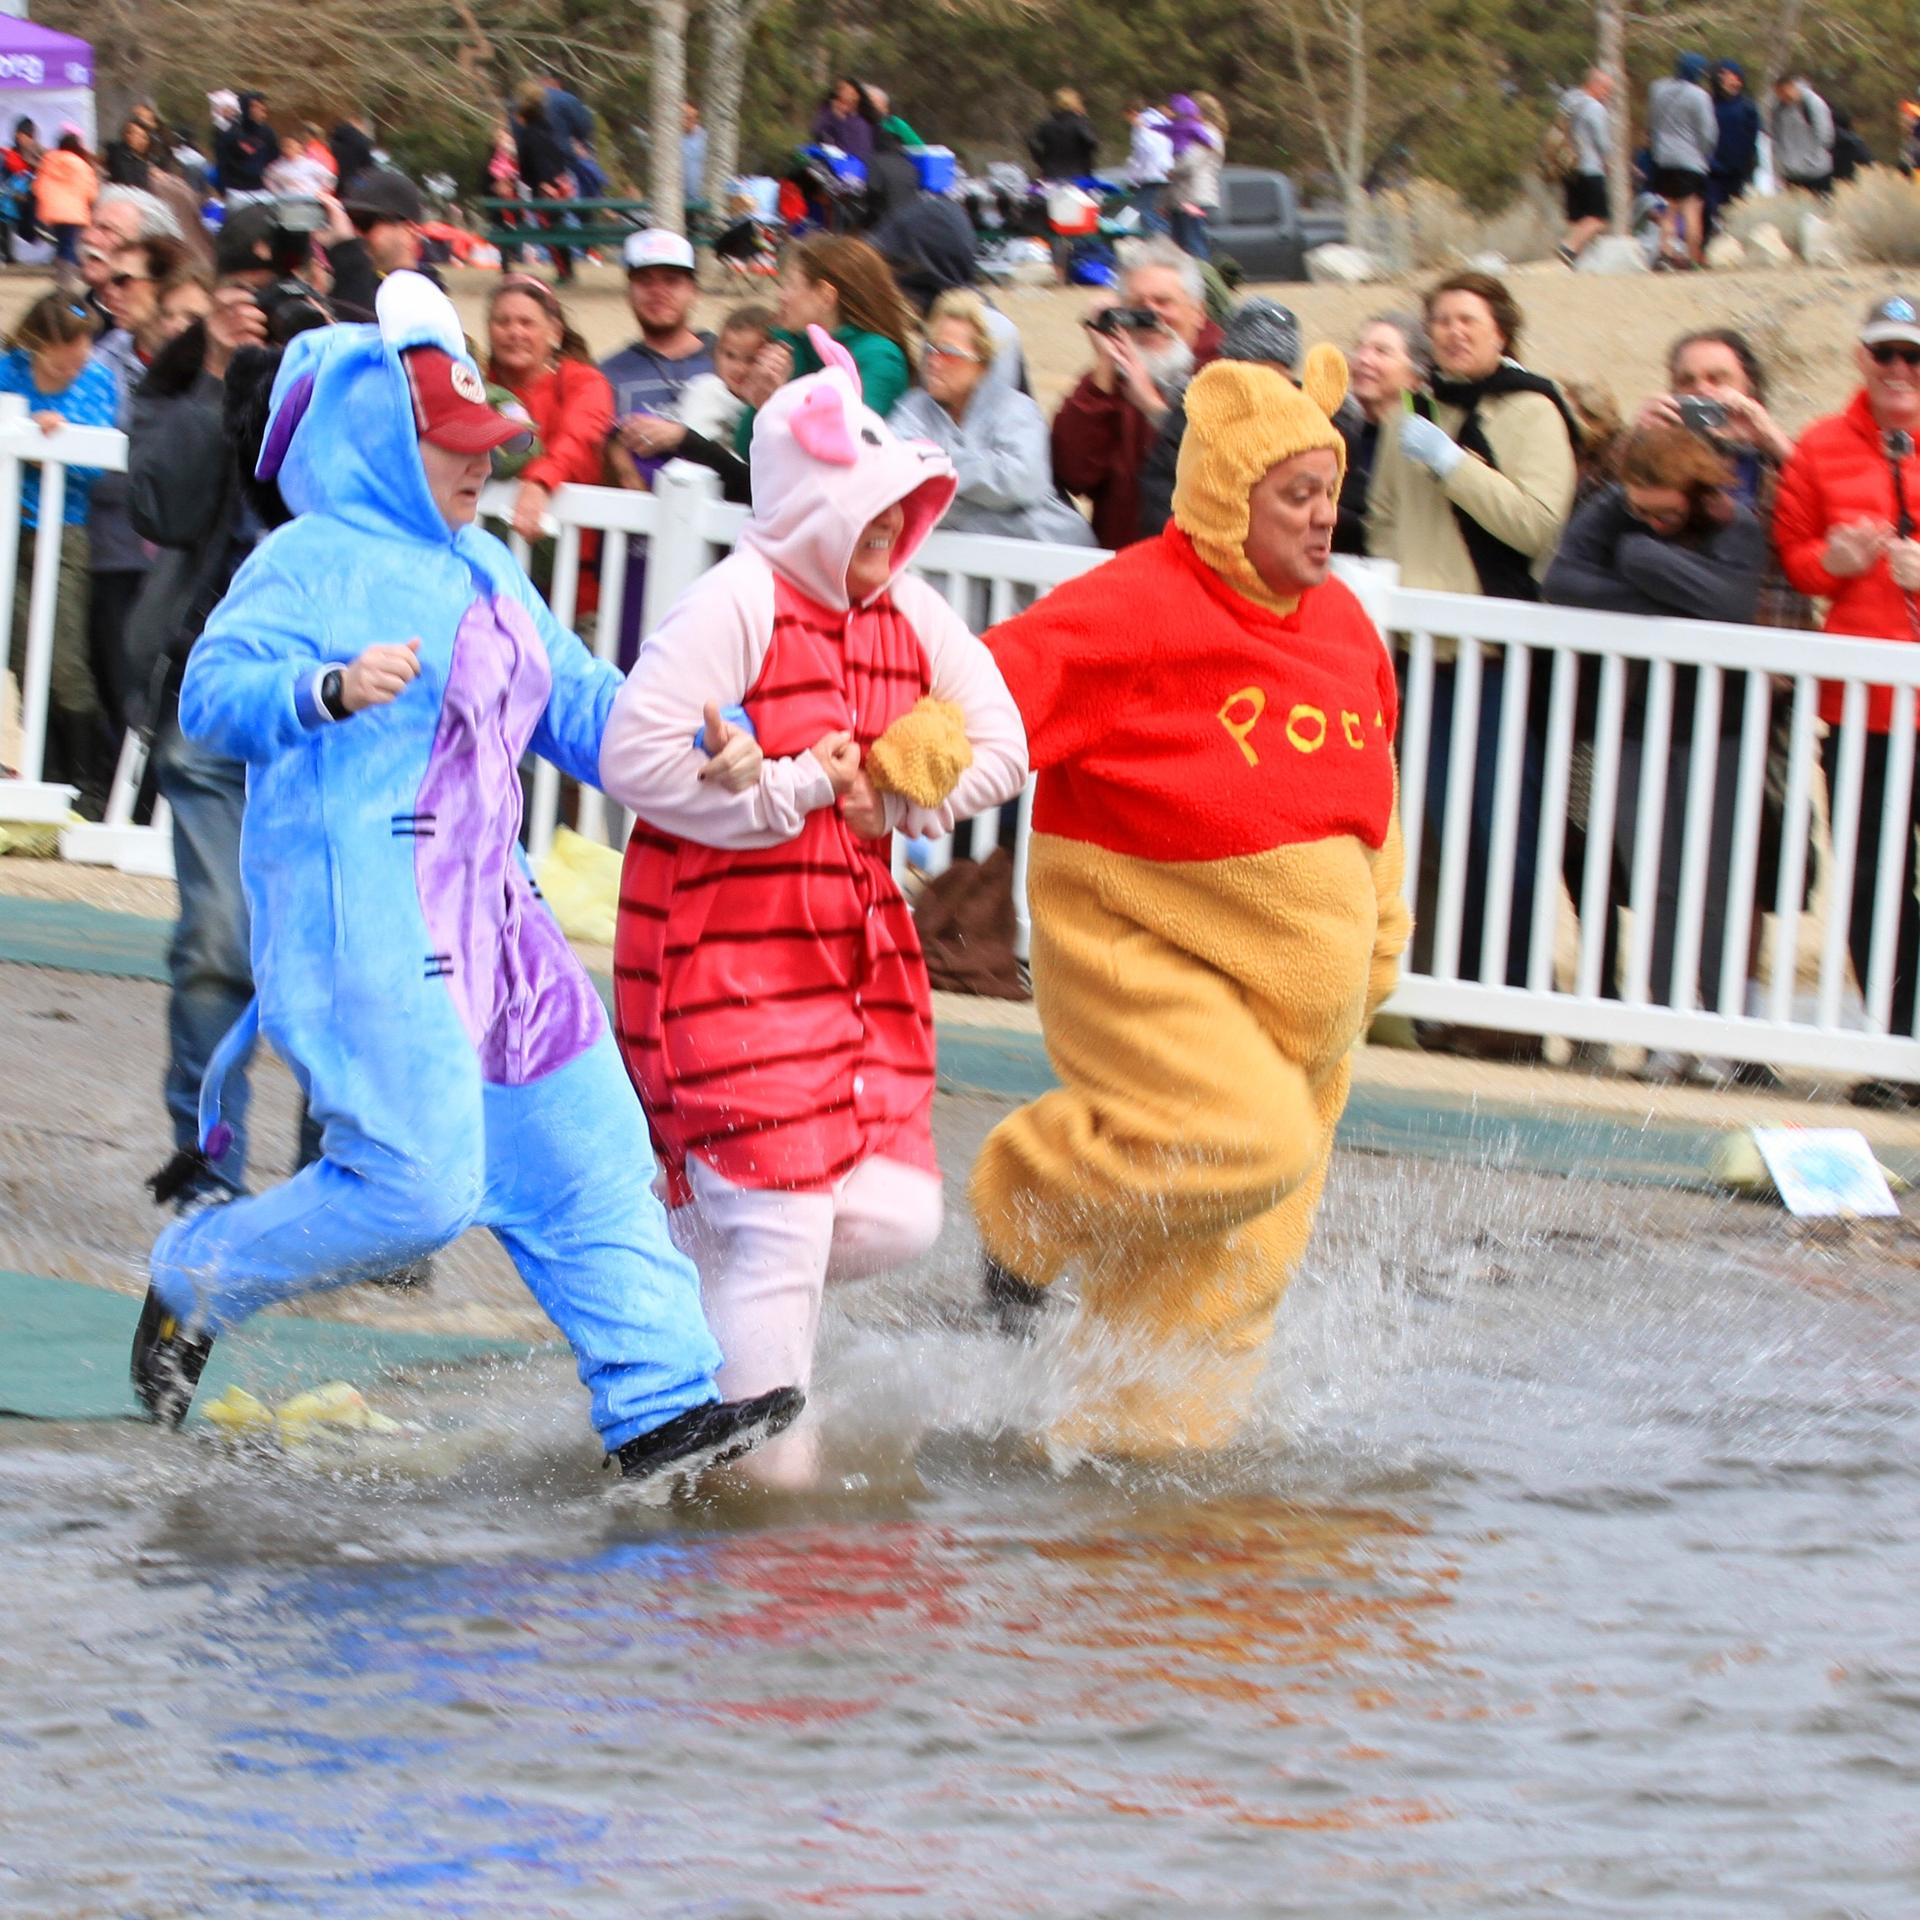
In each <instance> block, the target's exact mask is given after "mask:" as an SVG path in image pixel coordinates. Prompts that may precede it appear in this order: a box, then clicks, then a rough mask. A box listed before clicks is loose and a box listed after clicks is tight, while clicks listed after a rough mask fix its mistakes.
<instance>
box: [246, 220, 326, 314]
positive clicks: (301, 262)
mask: <svg viewBox="0 0 1920 1920" xmlns="http://www.w3.org/2000/svg"><path fill="white" fill-rule="evenodd" d="M326 230H327V210H326V208H325V207H323V206H322V205H321V204H320V202H319V201H318V200H277V201H275V202H274V206H273V225H272V227H271V229H270V230H269V231H268V234H267V254H268V258H269V261H270V263H271V265H272V267H273V273H274V279H273V284H272V285H271V286H266V287H262V288H260V289H259V290H258V291H257V292H256V293H255V294H254V296H253V303H254V305H255V306H257V307H258V308H259V309H260V312H261V314H262V316H263V317H264V318H265V320H266V323H267V338H268V339H269V340H270V341H271V342H272V343H273V344H274V345H275V346H277V347H283V346H285V345H286V343H287V342H288V341H289V340H291V339H292V338H293V337H294V335H295V334H298V333H306V332H308V331H310V330H311V329H312V328H314V327H326V326H331V325H332V324H333V309H332V308H331V307H329V306H328V305H327V303H326V301H325V300H324V299H323V298H322V297H321V295H320V294H319V293H318V292H317V291H316V290H315V289H314V288H312V287H310V286H308V285H307V283H306V282H305V281H304V280H302V279H301V278H300V274H301V271H302V270H303V269H304V268H305V266H306V265H307V263H308V261H309V260H311V259H312V258H313V248H314V238H315V236H316V235H317V234H321V233H324V232H325V231H326Z"/></svg>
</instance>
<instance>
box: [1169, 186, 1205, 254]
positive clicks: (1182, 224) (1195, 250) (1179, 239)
mask: <svg viewBox="0 0 1920 1920" xmlns="http://www.w3.org/2000/svg"><path fill="white" fill-rule="evenodd" d="M1167 231H1168V232H1169V233H1171V234H1172V235H1173V244H1174V245H1175V246H1176V247H1178V248H1179V249H1180V251H1181V252H1182V253H1190V254H1192V255H1193V257H1194V258H1195V259H1196V260H1211V259H1212V258H1213V248H1212V246H1211V245H1210V244H1209V242H1208V240H1207V216H1206V215H1205V214H1204V213H1189V212H1188V211H1187V210H1186V208H1185V207H1183V206H1181V205H1180V204H1179V202H1178V201H1176V200H1170V201H1169V202H1168V204H1167Z"/></svg>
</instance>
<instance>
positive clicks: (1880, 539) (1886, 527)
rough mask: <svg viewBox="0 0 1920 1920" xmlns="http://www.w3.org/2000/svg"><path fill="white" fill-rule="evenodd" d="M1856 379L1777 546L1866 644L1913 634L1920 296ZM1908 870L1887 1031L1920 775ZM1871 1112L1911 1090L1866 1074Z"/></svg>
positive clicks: (1790, 471) (1794, 475)
mask: <svg viewBox="0 0 1920 1920" xmlns="http://www.w3.org/2000/svg"><path fill="white" fill-rule="evenodd" d="M1855 357H1856V359H1857V360H1858V362H1859V366H1860V375H1861V380H1862V385H1861V389H1860V391H1859V392H1858V393H1857V394H1855V395H1854V397H1853V399H1852V400H1851V401H1850V402H1849V403H1848V405H1847V408H1846V411H1845V412H1843V413H1836V414H1831V415H1829V416H1828V417H1827V418H1826V419H1824V420H1816V421H1815V422H1814V424H1813V425H1812V426H1810V427H1809V428H1808V429H1807V431H1806V433H1805V434H1804V435H1803V436H1802V437H1801V440H1800V444H1799V445H1798V446H1797V447H1795V448H1794V450H1793V455H1792V457H1791V458H1790V459H1789V460H1788V461H1787V464H1786V466H1785V467H1784V468H1783V469H1782V470H1781V474H1780V491H1779V495H1778V498H1777V500H1776V502H1775V506H1774V519H1773V540H1774V545H1775V546H1776V547H1777V548H1778V549H1779V553H1780V565H1781V567H1782V569H1783V570H1784V572H1785V573H1786V576H1787V579H1788V580H1789V581H1790V582H1791V583H1792V585H1793V586H1794V588H1795V589H1796V590H1797V591H1798V592H1801V593H1804V594H1808V595H1811V596H1812V597H1814V598H1816V599H1821V600H1825V601H1827V602H1828V603H1829V605H1828V608H1827V620H1826V629H1825V630H1826V631H1827V632H1828V633H1846V634H1859V635H1863V636H1865V637H1866V638H1868V639H1872V640H1920V539H1916V538H1915V530H1916V516H1917V515H1920V454H1916V452H1915V442H1916V437H1917V436H1920V303H1916V302H1914V301H1912V300H1907V299H1903V298H1899V297H1897V296H1896V297H1895V298H1893V299H1890V300H1882V301H1881V302H1880V303H1879V304H1878V305H1877V306H1875V307H1874V309H1873V311H1872V312H1871V313H1869V314H1868V315H1867V317H1866V321H1865V322H1864V324H1863V325H1862V326H1861V329H1860V341H1859V345H1858V347H1857V348H1856V350H1855ZM1844 696H1845V686H1844V683H1842V682H1840V681H1838V680H1828V681H1823V682H1822V683H1821V688H1820V717H1821V719H1822V720H1824V721H1826V722H1827V723H1828V733H1827V737H1826V739H1825V741H1824V742H1822V744H1821V749H1820V753H1821V759H1822V762H1823V764H1824V765H1825V767H1826V773H1827V785H1828V789H1829V791H1831V790H1832V789H1833V787H1834V785H1835V782H1836V778H1837V774H1838V769H1839V762H1840V732H1839V721H1840V719H1841V712H1842V705H1843V701H1844ZM1892 725H1893V690H1892V688H1890V687H1873V688H1871V689H1869V691H1868V697H1867V741H1866V756H1865V760H1864V762H1863V766H1862V778H1861V785H1860V834H1859V841H1858V844H1857V846H1856V848H1855V851H1854V862H1853V898H1852V901H1851V904H1850V911H1849V916H1848V927H1847V949H1848V952H1849V954H1850V955H1851V956H1852V960H1853V967H1854V972H1855V973H1856V974H1857V975H1858V977H1859V980H1860V984H1861V989H1862V991H1865V989H1866V985H1867V982H1868V979H1869V975H1870V967H1871V962H1872V946H1873V919H1874V913H1873V896H1874V890H1875V884H1876V882H1877V879H1878V876H1879V872H1880V834H1881V828H1882V825H1883V815H1884V811H1885V808H1884V800H1885V794H1886V781H1887V761H1888V734H1889V731H1890V729H1891V727H1892ZM1908 813H1909V822H1910V824H1909V825H1908V828H1907V840H1908V847H1909V852H1908V854H1907V858H1906V877H1905V879H1904V880H1903V882H1902V884H1901V886H1900V889H1899V893H1900V927H1899V934H1898V937H1897V939H1896V941H1895V944H1894V965H1893V1004H1892V1027H1893V1031H1894V1032H1896V1033H1911V1032H1912V1031H1913V1024H1912V1023H1913V1018H1914V991H1915V988H1916V986H1920V904H1916V902H1915V899H1914V889H1913V855H1912V852H1911V846H1912V836H1913V828H1914V825H1915V824H1920V781H1917V782H1915V784H1914V787H1913V791H1912V795H1911V796H1910V798H1909V800H1908ZM1854 1098H1855V1100H1856V1101H1858V1102H1860V1103H1861V1104H1863V1105H1868V1106H1889V1105H1898V1106H1906V1105H1910V1104H1912V1097H1911V1093H1910V1090H1908V1089H1905V1088H1896V1087H1894V1086H1892V1085H1890V1084H1888V1083H1886V1082H1882V1081H1877V1080H1874V1081H1868V1082H1867V1083H1866V1085H1865V1086H1863V1087H1860V1088H1857V1089H1856V1090H1855V1093H1854Z"/></svg>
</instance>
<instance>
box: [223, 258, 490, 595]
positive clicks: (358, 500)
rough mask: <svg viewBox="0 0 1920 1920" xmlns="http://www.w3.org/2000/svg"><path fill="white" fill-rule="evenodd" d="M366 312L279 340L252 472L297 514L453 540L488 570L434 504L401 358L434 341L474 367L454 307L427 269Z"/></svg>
mask: <svg viewBox="0 0 1920 1920" xmlns="http://www.w3.org/2000/svg"><path fill="white" fill-rule="evenodd" d="M374 310H375V312H376V314H377V315H378V324H377V325H374V326H344V325H343V326H332V327H317V328H314V329H313V330H312V331H310V332H307V333H301V334H296V335H295V336H294V337H293V339H292V340H290V341H289V342H288V343H287V348H286V353H285V355H284V357H283V358H282V360H281V362H280V371H279V373H278V375H277V376H276V377H275V379H274V383H273V398H272V401H271V403H270V407H269V411H268V415H267V430H266V435H265V438H264V440H263V441H262V443H261V448H260V459H259V463H258V466H257V467H256V469H255V471H256V472H257V473H258V475H259V477H260V478H261V479H262V480H273V479H277V480H278V481H279V483H280V492H281V495H282V497H283V498H284V499H285V500H286V503H287V507H288V509H289V511H290V512H292V513H294V514H296V515H299V514H308V513H319V514H326V515H329V516H330V517H332V518H333V519H335V520H340V521H343V522H344V523H345V524H346V525H348V526H350V527H353V528H355V529H357V530H358V531H360V532H362V533H372V534H378V535H381V536H383V537H384V538H386V539H390V540H391V539H399V540H418V541H423V542H426V543H427V544H429V545H432V546H436V547H446V546H455V547H459V548H460V549H461V550H462V552H463V553H465V555H466V557H467V558H468V559H469V560H471V561H473V562H474V563H475V564H476V565H479V566H480V567H481V569H482V571H483V572H485V573H487V574H488V575H491V574H492V573H493V571H494V569H493V568H492V567H491V566H488V565H486V564H485V561H486V559H487V558H488V557H490V556H486V555H485V554H484V552H483V551H476V550H474V549H472V548H470V547H469V543H468V540H467V539H466V538H465V537H464V536H465V535H466V534H467V533H468V531H469V530H467V529H462V530H461V532H460V533H458V534H456V533H455V532H454V531H453V530H452V529H450V528H449V527H448V525H447V523H446V521H445V520H444V519H443V518H442V517H441V513H440V509H439V508H438V507H436V506H435V505H434V503H433V495H432V493H431V492H429V491H428V488H427V473H426V468H425V467H424V466H423V465H422V464H421V460H420V441H419V436H418V433H417V432H416V430H415V425H414V413H413V392H412V388H411V387H410V385H409V384H408V380H407V370H406V368H405V367H404V366H403V365H402V364H401V359H400V356H401V355H402V354H403V353H405V352H406V351H407V350H408V349H409V348H411V347H438V348H440V349H441V350H442V351H443V352H445V353H449V354H451V355H452V356H453V357H454V359H455V360H457V361H460V362H462V363H463V364H465V365H466V366H468V367H471V368H473V371H474V372H475V373H476V374H477V373H478V372H479V369H478V368H477V367H475V366H474V363H473V360H472V359H471V357H470V356H469V355H468V353H467V347H466V341H465V339H464V337H463V336H462V334H461V331H460V320H459V316H458V315H457V314H456V313H455V311H454V307H453V302H452V301H451V300H449V299H448V298H447V296H446V295H445V294H444V293H442V292H441V291H440V289H439V288H438V287H436V286H435V285H434V284H433V282H432V281H430V280H428V279H426V278H425V277H424V276H422V275H420V274H417V273H395V274H389V275H388V276H387V278H386V279H385V280H384V281H382V282H381V285H380V292H379V295H378V297H377V299H376V301H375V304H374ZM488 544H489V545H490V544H491V543H488Z"/></svg>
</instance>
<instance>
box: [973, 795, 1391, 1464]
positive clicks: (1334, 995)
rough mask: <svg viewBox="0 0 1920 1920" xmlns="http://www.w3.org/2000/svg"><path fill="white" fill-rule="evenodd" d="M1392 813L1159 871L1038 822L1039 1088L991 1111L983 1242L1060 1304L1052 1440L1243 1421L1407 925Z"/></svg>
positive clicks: (1164, 1447) (1118, 1437)
mask: <svg viewBox="0 0 1920 1920" xmlns="http://www.w3.org/2000/svg"><path fill="white" fill-rule="evenodd" d="M1398 856H1399V839H1398V833H1397V828H1396V831H1395V833H1394V835H1393V836H1392V837H1391V838H1390V839H1389V842H1388V845H1387V848H1386V849H1385V850H1383V852H1382V853H1380V854H1377V855H1376V854H1374V853H1372V852H1371V851H1370V850H1369V849H1368V848H1366V847H1364V846H1363V845H1361V844H1360V843H1359V842H1357V841H1354V840H1347V839H1342V840H1330V841H1321V842H1316V843H1313V844H1311V845H1308V846H1303V847H1291V848H1285V849H1282V850H1280V851H1278V852H1274V853H1269V854H1262V855H1257V856H1253V857H1250V858H1247V859H1241V860H1226V861H1205V862H1190V863H1166V862H1155V861H1145V860H1137V859H1132V858H1129V857H1127V856H1124V855H1120V854H1114V853H1109V852H1107V851H1105V850H1104V849H1101V848H1096V847H1091V846H1088V845H1085V844H1082V843H1079V842H1071V841H1065V840H1061V839H1058V838H1055V837H1053V836H1047V835H1042V836H1036V838H1035V841H1034V847H1033V856H1032V867H1031V872H1030V875H1029V890H1030V897H1031V900H1032V904H1033V925H1034V941H1033V977H1034V997H1035V1001H1036V1004H1037V1006H1038V1009H1039V1013H1040V1020H1041V1027H1042V1031H1043V1032H1044V1034H1045V1037H1046V1043H1047V1051H1048V1055H1049V1057H1050V1058H1051V1060H1052V1062H1053V1066H1054V1070H1055V1072H1056V1073H1057V1074H1058V1075H1059V1077H1060V1081H1061V1086H1060V1089H1059V1091H1057V1092H1054V1093H1049V1094H1047V1095H1045V1096H1044V1097H1043V1098H1041V1099H1039V1100H1037V1101H1035V1102H1033V1103H1032V1104H1031V1105H1029V1106H1027V1107H1023V1108H1022V1109H1021V1110H1020V1111H1019V1112H1018V1113H1015V1114H1013V1115H1011V1116H1010V1117H1009V1118H1008V1119H1007V1120H1005V1121H1004V1122H1002V1124H1001V1125H1000V1126H998V1127H997V1128H995V1130H994V1131H993V1133H992V1134H991V1136H989V1138H988V1140H987V1142H986V1145H985V1146H984V1148H983V1149H982V1151H981V1156H980V1160H979V1163H978V1165H977V1166H976V1168H975V1170H974V1176H973V1204H974V1211H975V1214H976V1216H977V1218H978V1222H979V1227H980V1235H981V1239H982V1241H983V1243H984V1245H985V1247H986V1250H987V1251H988V1253H990V1254H991V1255H992V1256H993V1257H994V1258H995V1259H997V1260H998V1261H999V1262H1000V1263H1001V1264H1002V1265H1003V1266H1005V1267H1007V1268H1009V1269H1010V1270H1011V1271H1012V1272H1014V1273H1016V1274H1018V1275H1019V1276H1020V1277H1021V1278H1022V1279H1025V1280H1028V1281H1030V1282H1032V1283H1033V1284H1035V1285H1040V1286H1044V1285H1047V1284H1049V1283H1050V1282H1052V1281H1053V1280H1055V1279H1057V1278H1058V1277H1059V1276H1060V1274H1061V1273H1062V1272H1063V1271H1066V1270H1068V1269H1071V1270H1072V1271H1073V1272H1074V1274H1075V1275H1076V1276H1077V1278H1078V1281H1079V1285H1080V1295H1081V1314H1080V1317H1079V1319H1078V1320H1077V1321H1076V1323H1075V1327H1074V1333H1073V1345H1074V1348H1075V1351H1076V1355H1077V1357H1078V1359H1079V1361H1080V1363H1081V1368H1080V1371H1081V1375H1082V1377H1081V1381H1080V1383H1079V1386H1078V1391H1077V1399H1076V1404H1075V1405H1074V1407H1073V1408H1072V1409H1071V1410H1070V1411H1069V1413H1068V1414H1067V1415H1066V1416H1065V1418H1064V1420H1063V1421H1062V1422H1061V1423H1060V1424H1059V1425H1058V1426H1057V1427H1056V1428H1055V1431H1054V1436H1053V1437H1054V1439H1055V1440H1056V1441H1057V1442H1058V1443H1060V1444H1061V1445H1063V1446H1067V1447H1076V1448H1083V1449H1086V1450H1089V1451H1095V1452H1104V1453H1120V1454H1136V1455H1149V1456H1151V1455H1156V1454H1163V1453H1167V1452H1171V1451H1174V1450H1177V1449H1181V1448H1192V1447H1200V1448H1204V1447H1217V1446H1220V1445H1223V1444H1224V1443H1225V1442H1226V1441H1228V1440H1229V1439H1231V1438H1232V1436H1233V1434H1234V1432H1235V1430H1236V1429H1237V1428H1238V1426H1239V1425H1240V1423H1241V1421H1242V1419H1243V1417H1244V1415H1245V1413H1246V1409H1247V1404H1248V1401H1249V1399H1250V1397H1251V1395H1252V1391H1253V1387H1254V1384H1255V1382H1256V1380H1257V1379H1258V1376H1259V1373H1260V1369H1261V1365H1262V1362H1263V1359H1264V1352H1265V1347H1266V1343H1267V1340H1268V1337H1269V1336H1270V1334H1271V1333H1272V1330H1273V1320H1274V1313H1275V1310H1276V1308H1277V1307H1278V1305H1279V1302H1280V1296H1281V1295H1282V1293H1283V1292H1284V1291H1285V1290H1286V1286H1287V1283H1288V1281H1289V1280H1290V1279H1291V1278H1292V1277H1293V1273H1294V1271H1295V1269H1296V1268H1297V1267H1298V1265H1299V1262H1300V1259H1301V1256H1302V1255H1303V1254H1304V1252H1305V1251H1306V1246H1307V1242H1308V1239H1309V1237H1310V1236H1311V1234H1312V1231H1313V1221H1314V1214H1315V1212H1316V1210H1317V1208H1318V1206H1319V1203H1320V1194H1321V1189H1322V1187H1323V1186H1324V1184H1325V1181H1326V1173H1327V1163H1328V1160H1329V1158H1330V1156H1331V1153H1332V1148H1333V1132H1334V1126H1335V1123H1336V1122H1337V1121H1338V1120H1339V1117H1340V1112H1341V1109H1342V1108H1343V1107H1344V1106H1345V1104H1346V1098H1347V1086H1348V1080H1349V1074H1350V1069H1349V1064H1348V1054H1349V1051H1350V1049H1351V1047H1352V1045H1353V1043H1354V1041H1355V1040H1356V1039H1357V1038H1358V1037H1359V1035H1360V1034H1361V1033H1362V1032H1363V1031H1364V1030H1365V1026H1366V1022H1367V1020H1368V1018H1369V1017H1370V1016H1371V1012H1372V1009H1373V1007H1374V1006H1375V1005H1377V1003H1378V1001H1379V1000H1380V999H1381V998H1384V997H1385V994H1386V992H1387V991H1388V990H1389V989H1390V987H1391V984H1392V981H1393V978H1394V973H1395V960H1396V957H1397V955H1398V953H1399V950H1400V947H1401V946H1402V945H1403V944H1404V942H1405V937H1406V925H1407V922H1406V914H1405V910H1404V908H1403V907H1402V906H1401V904H1400V899H1399V885H1400V863H1399V857H1398Z"/></svg>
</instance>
